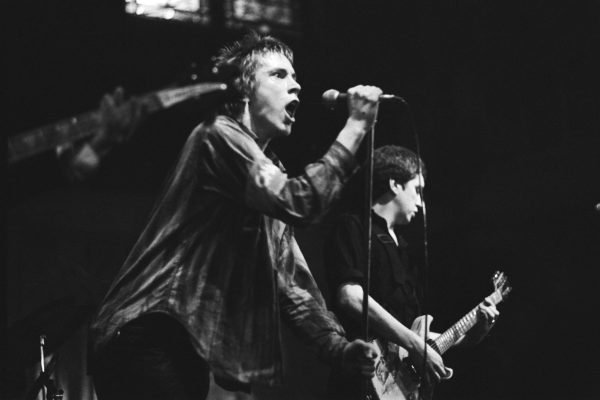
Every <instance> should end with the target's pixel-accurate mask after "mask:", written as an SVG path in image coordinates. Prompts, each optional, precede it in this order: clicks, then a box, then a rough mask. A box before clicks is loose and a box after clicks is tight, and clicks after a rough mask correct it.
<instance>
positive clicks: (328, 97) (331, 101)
mask: <svg viewBox="0 0 600 400" xmlns="http://www.w3.org/2000/svg"><path fill="white" fill-rule="evenodd" d="M339 95H340V92H339V91H337V90H335V89H328V90H326V91H324V92H323V95H321V100H322V102H323V105H324V106H326V107H331V108H333V107H335V103H336V101H337V98H338V96H339Z"/></svg>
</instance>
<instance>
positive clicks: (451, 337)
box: [435, 290, 502, 354]
mask: <svg viewBox="0 0 600 400" xmlns="http://www.w3.org/2000/svg"><path fill="white" fill-rule="evenodd" d="M487 300H488V301H489V302H490V303H492V304H498V303H499V302H501V301H502V294H501V293H500V291H499V290H496V291H494V292H493V293H492V294H491V295H489V296H488V297H487ZM477 308H478V306H477V307H475V308H473V309H472V310H471V311H469V312H468V313H467V314H466V315H465V316H464V317H462V318H461V319H460V320H458V322H456V323H455V324H454V325H452V326H451V327H450V328H448V330H446V331H445V332H444V333H442V334H441V335H440V336H438V338H437V339H436V340H435V344H436V345H437V347H438V349H439V350H440V354H443V353H445V352H446V350H448V349H449V348H451V347H452V346H453V345H454V344H455V343H456V341H457V340H458V339H459V338H460V337H461V336H462V335H464V334H465V333H467V331H469V329H471V328H472V327H473V326H474V325H475V324H476V323H477Z"/></svg>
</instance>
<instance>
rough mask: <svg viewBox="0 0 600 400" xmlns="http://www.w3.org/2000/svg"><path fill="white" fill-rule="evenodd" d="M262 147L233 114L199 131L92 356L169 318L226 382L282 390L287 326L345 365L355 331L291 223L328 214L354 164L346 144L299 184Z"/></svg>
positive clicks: (99, 330)
mask: <svg viewBox="0 0 600 400" xmlns="http://www.w3.org/2000/svg"><path fill="white" fill-rule="evenodd" d="M256 139H257V137H256V135H255V134H254V133H253V132H251V131H250V130H248V129H247V128H246V127H245V126H243V125H241V124H240V123H238V122H237V121H235V120H234V119H231V118H229V117H224V116H219V117H217V118H216V120H215V121H214V123H212V124H201V125H199V126H198V127H197V128H196V129H195V130H194V131H193V132H192V134H191V135H190V137H189V138H188V140H187V142H186V144H185V146H184V148H183V150H182V153H181V155H180V158H179V161H178V163H177V165H176V167H175V169H174V170H173V172H172V175H171V176H170V178H169V180H168V182H167V184H166V186H165V189H164V191H163V192H162V194H161V196H160V198H159V200H158V202H157V205H156V206H155V208H154V210H153V212H152V215H151V218H150V221H149V223H148V225H147V226H146V228H145V230H144V231H143V233H142V234H141V236H140V237H139V239H138V241H137V243H136V244H135V246H134V247H133V249H132V251H131V252H130V254H129V256H128V257H127V259H126V261H125V263H124V265H123V267H122V268H121V270H120V271H119V273H118V274H117V276H116V278H115V280H114V282H113V284H112V285H111V287H110V289H109V291H108V292H107V295H106V297H105V299H104V300H103V302H102V304H101V307H100V309H99V311H98V314H97V316H96V318H95V319H94V321H93V322H92V325H91V332H90V336H91V345H92V346H91V347H92V350H93V352H98V351H101V350H102V347H103V346H104V345H105V344H106V343H107V342H108V341H109V340H110V339H111V338H112V337H113V336H114V335H115V334H116V332H117V331H118V329H119V328H120V327H121V326H123V325H124V324H125V323H127V322H128V321H131V320H133V319H135V318H137V317H139V316H141V315H144V314H148V313H154V312H161V313H166V314H168V315H169V316H171V317H172V318H174V319H176V320H177V321H179V323H181V324H182V325H183V326H184V327H185V328H186V329H187V331H188V332H189V334H190V338H191V341H192V344H193V346H194V347H195V349H196V351H197V352H198V354H199V356H200V357H202V358H203V359H205V360H206V361H207V362H208V363H209V364H210V366H211V369H212V371H213V372H214V373H215V375H216V376H218V377H219V378H222V379H225V380H232V381H235V382H241V383H251V382H262V383H267V384H273V383H277V382H280V378H281V368H282V360H281V331H280V321H281V320H284V321H286V322H288V323H289V324H290V326H291V327H292V329H293V330H295V331H296V333H298V334H299V335H300V336H301V337H303V338H304V339H305V340H306V341H307V342H311V343H313V344H315V345H316V349H317V351H318V353H319V355H320V356H321V357H322V359H324V360H328V361H330V362H333V363H334V364H335V363H336V362H339V361H340V360H341V354H342V351H343V348H344V346H345V344H346V343H347V341H346V339H345V338H344V337H343V335H344V330H343V329H342V327H341V326H340V325H339V323H338V322H337V319H336V318H335V316H334V315H333V314H332V313H330V312H329V311H327V309H326V308H325V302H324V301H323V298H322V295H321V294H320V292H319V290H318V288H317V286H316V283H315V281H314V279H313V277H312V275H311V273H310V271H309V269H308V267H307V264H306V261H305V259H304V257H303V256H302V253H301V251H300V249H299V247H298V244H297V243H296V240H295V239H294V234H293V228H292V226H291V225H302V224H307V223H309V222H311V221H313V220H315V218H317V217H319V216H321V215H322V214H323V213H324V212H325V211H326V210H327V208H328V207H329V206H330V205H331V204H332V202H333V201H334V200H335V199H336V198H337V197H338V195H339V193H340V190H341V188H342V186H343V184H344V182H345V181H346V180H347V179H348V177H349V175H350V174H351V173H352V172H353V171H354V170H355V168H356V165H355V161H354V157H353V155H352V154H351V153H350V152H349V151H348V150H347V149H346V148H345V147H344V146H343V145H341V144H340V143H338V142H335V143H334V144H333V145H332V146H331V148H330V149H329V150H328V151H327V153H326V154H325V155H324V156H323V157H322V158H321V159H320V160H318V161H317V162H315V163H313V164H309V165H308V166H307V167H306V168H305V170H304V173H303V174H301V175H300V176H298V177H294V178H290V177H288V176H287V174H286V173H285V172H284V170H283V168H282V166H281V164H280V163H279V161H278V160H277V159H276V157H275V156H274V155H273V154H269V155H268V156H267V154H265V152H263V150H261V148H260V147H259V146H258V144H257V142H256ZM92 359H93V356H92Z"/></svg>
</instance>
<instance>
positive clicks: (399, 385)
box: [371, 315, 433, 400]
mask: <svg viewBox="0 0 600 400" xmlns="http://www.w3.org/2000/svg"><path fill="white" fill-rule="evenodd" d="M432 319H433V318H432V317H431V316H427V318H426V316H424V315H422V316H420V317H418V318H416V319H415V320H414V322H413V324H412V327H411V330H412V331H413V332H415V333H416V334H418V335H419V336H421V337H423V336H424V334H425V330H426V328H427V330H429V325H431V321H432ZM374 344H375V345H376V346H377V347H378V348H379V350H380V352H381V357H380V358H379V360H378V361H377V365H376V366H375V376H374V377H373V378H372V379H371V384H372V385H373V390H374V392H375V399H373V400H430V399H431V395H432V394H433V388H432V387H430V386H429V385H426V384H425V382H423V381H422V379H421V378H420V377H419V375H418V373H417V370H416V369H415V367H414V366H413V365H412V363H411V360H410V358H409V356H408V352H407V351H406V350H405V349H404V348H402V347H400V346H398V345H396V344H393V343H384V342H383V341H380V340H375V341H374Z"/></svg>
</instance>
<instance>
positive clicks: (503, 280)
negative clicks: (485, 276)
mask: <svg viewBox="0 0 600 400" xmlns="http://www.w3.org/2000/svg"><path fill="white" fill-rule="evenodd" d="M492 284H493V285H494V290H495V292H496V293H498V294H499V295H500V296H501V297H502V299H504V298H506V296H508V294H509V293H510V291H511V290H512V287H511V286H510V284H509V283H508V277H507V276H506V274H505V273H504V272H501V271H496V272H494V275H493V276H492Z"/></svg>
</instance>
